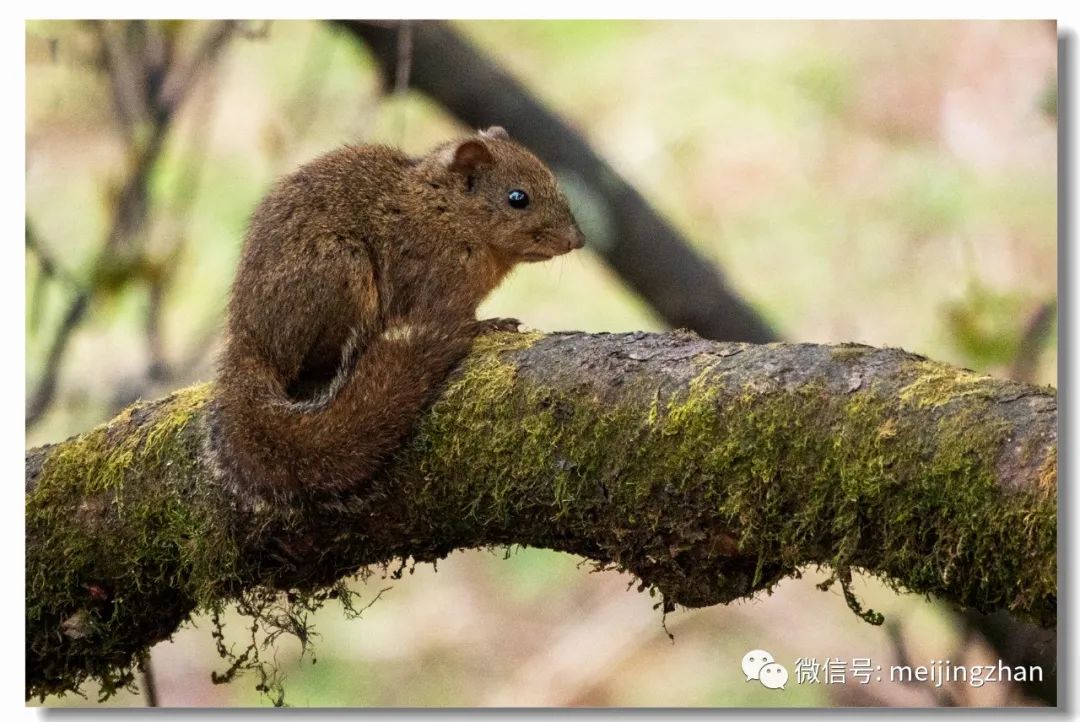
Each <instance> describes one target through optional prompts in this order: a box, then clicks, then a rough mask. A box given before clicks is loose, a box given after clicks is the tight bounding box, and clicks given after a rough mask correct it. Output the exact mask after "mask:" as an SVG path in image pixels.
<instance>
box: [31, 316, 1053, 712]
mask: <svg viewBox="0 0 1080 722" xmlns="http://www.w3.org/2000/svg"><path fill="white" fill-rule="evenodd" d="M542 338H543V337H542V336H541V335H540V334H492V335H490V336H485V337H483V338H481V339H479V340H478V342H477V347H476V349H475V352H474V353H473V354H472V355H471V356H470V357H469V358H468V359H467V361H466V362H465V364H464V365H463V367H462V368H461V369H460V371H459V373H457V374H456V375H455V376H454V377H452V378H451V379H450V381H449V382H448V384H447V387H446V389H445V391H444V393H443V395H442V397H441V399H440V400H439V401H438V402H437V403H436V404H435V405H434V406H433V407H432V408H431V409H430V411H429V413H427V414H426V415H425V416H424V418H423V419H422V420H421V423H420V427H419V429H418V431H417V433H416V434H415V435H414V436H413V438H412V439H411V440H410V441H409V442H408V443H407V444H405V445H404V447H403V448H402V449H401V450H400V451H399V453H398V455H397V457H398V458H397V460H396V462H395V464H393V465H392V467H391V469H390V474H388V475H387V476H386V477H385V478H379V479H377V480H376V481H375V482H374V483H375V485H376V486H375V488H373V489H372V491H371V493H370V495H366V497H367V498H365V499H360V500H357V501H356V503H357V504H358V505H360V506H358V507H357V508H351V509H348V510H344V511H342V512H341V514H342V516H339V517H335V516H334V514H335V513H337V512H334V511H325V510H323V511H324V512H325V513H322V512H321V513H320V514H319V515H315V516H314V517H312V516H311V515H308V516H305V515H304V513H303V512H302V510H285V512H282V513H281V514H280V517H281V518H279V519H269V520H267V521H268V523H269V522H272V523H274V524H277V525H278V526H276V527H274V529H275V531H274V532H272V533H271V536H274V535H275V534H278V535H279V532H281V531H282V530H284V531H285V532H287V534H285V535H284V536H280V535H279V537H280V538H282V539H284V540H285V541H286V542H288V541H290V540H291V539H293V538H296V539H298V540H299V541H300V542H305V541H306V540H310V539H317V540H322V539H330V538H332V539H333V544H332V545H330V546H329V547H326V548H323V549H322V550H321V551H320V554H319V558H318V562H317V566H319V567H320V568H323V567H325V570H324V571H321V572H318V573H316V574H313V575H309V576H304V575H303V574H301V573H300V572H299V571H297V570H295V569H293V570H292V572H289V571H286V572H284V576H283V577H282V579H284V580H286V581H285V582H283V583H279V581H280V580H278V578H277V577H275V576H274V575H275V574H277V573H278V572H275V571H273V570H271V571H269V572H268V571H267V570H266V569H264V568H262V567H259V568H257V569H253V568H251V560H250V559H249V560H247V561H246V562H242V560H241V559H240V556H239V552H238V551H237V544H236V542H235V541H234V540H233V539H232V538H231V537H230V536H228V534H229V533H236V532H235V529H236V527H237V524H236V523H235V520H233V519H229V518H226V517H225V516H224V515H226V514H228V513H229V512H228V509H229V504H228V503H227V500H225V499H223V498H221V497H220V496H219V495H218V492H217V491H216V488H217V487H216V486H215V485H214V484H212V483H209V482H208V481H206V480H205V479H204V478H203V477H202V476H201V474H205V473H206V472H205V470H204V469H203V468H202V467H201V466H200V462H199V460H198V456H199V453H200V450H201V446H200V444H201V439H202V437H203V429H202V421H201V418H202V416H201V415H202V414H203V412H204V410H205V406H206V404H207V403H208V401H209V399H210V393H211V392H210V389H209V388H208V387H205V386H203V387H194V388H192V389H188V390H186V391H184V392H180V393H179V394H176V395H174V396H172V397H169V398H168V399H165V400H163V401H162V402H157V403H153V404H143V405H139V406H135V407H132V408H131V409H128V410H126V411H125V412H124V413H123V414H121V415H120V416H119V417H118V418H117V419H116V420H114V421H113V422H111V423H110V424H108V425H106V426H102V427H99V428H98V429H95V430H94V431H92V432H90V433H88V434H87V435H84V436H83V437H80V438H78V439H75V440H72V441H69V442H66V443H65V444H64V445H62V446H60V447H57V448H56V449H54V450H52V453H51V454H49V456H48V458H47V460H46V461H45V464H44V466H43V468H42V472H41V474H40V475H39V477H38V479H37V481H36V485H35V486H34V488H33V489H32V490H31V491H30V492H29V494H28V500H27V530H28V550H29V552H30V553H29V554H28V569H27V584H28V590H27V598H28V600H36V601H35V603H36V604H37V606H36V607H31V608H30V609H28V622H29V623H30V624H31V627H32V628H36V629H43V630H46V633H44V634H42V633H38V634H34V635H32V640H33V641H32V643H33V644H39V645H45V647H48V648H49V649H46V650H45V651H47V652H48V654H47V655H45V656H44V658H47V659H50V660H60V661H57V662H55V667H54V668H50V669H47V670H38V671H36V672H35V674H38V675H39V676H40V680H39V686H38V687H36V688H35V689H40V690H43V691H49V690H50V689H53V688H55V689H64V688H67V687H63V686H61V684H62V683H61V680H63V684H64V685H67V684H70V682H71V680H72V679H75V680H76V682H78V681H81V680H82V679H85V678H86V677H87V676H95V677H98V678H99V679H100V680H102V682H103V688H104V689H105V690H106V692H109V691H111V690H113V689H116V688H117V687H119V686H123V685H125V684H127V683H129V682H130V680H131V666H130V665H131V662H130V660H131V659H133V655H134V654H135V653H137V652H138V651H141V650H137V649H131V648H130V646H129V645H130V643H129V642H125V641H124V640H126V639H153V638H160V636H163V634H167V633H168V632H170V631H171V629H172V628H173V627H174V625H175V623H176V620H178V619H183V618H184V617H185V616H186V615H187V614H188V613H189V612H190V611H191V610H193V609H195V608H204V609H209V610H212V611H214V612H219V611H220V610H221V609H222V608H223V605H224V603H225V601H226V600H227V599H230V598H231V599H237V600H238V603H239V606H240V608H241V610H242V611H243V613H245V614H247V615H248V616H249V617H251V618H252V620H253V621H252V625H251V627H250V629H251V630H252V638H251V642H250V645H249V646H248V647H247V649H246V650H245V651H242V652H240V653H239V654H236V653H233V652H232V651H231V649H230V648H226V646H225V645H222V646H221V651H222V654H223V656H224V657H226V658H227V659H229V660H230V668H229V669H228V670H226V671H225V673H224V676H223V678H227V677H230V676H231V675H232V674H234V673H235V672H236V671H238V670H242V669H256V670H257V671H258V673H259V674H260V675H261V676H260V679H261V682H260V685H262V687H263V688H265V689H266V690H267V691H272V689H273V688H276V684H277V683H276V682H275V681H274V680H276V679H277V677H276V676H275V674H274V670H273V669H272V668H269V667H267V666H266V665H265V664H264V663H263V662H261V661H260V660H259V657H258V654H259V648H260V647H261V644H262V641H261V640H262V639H265V638H270V639H272V638H273V637H275V636H276V635H277V634H280V633H284V632H288V633H291V634H295V635H296V636H298V637H299V638H300V639H301V641H302V642H305V643H306V641H307V639H308V638H309V636H310V630H309V628H308V626H307V623H306V621H305V620H306V615H307V613H308V612H309V611H310V610H313V609H316V608H318V607H319V606H320V605H321V604H323V603H324V602H325V601H326V600H327V599H328V598H331V597H332V596H333V595H337V594H338V592H336V591H334V589H336V587H333V588H331V586H330V585H331V584H332V582H333V580H338V579H339V578H340V577H341V576H342V575H343V574H346V573H347V572H348V570H349V569H354V570H355V569H358V568H360V567H362V566H363V565H369V564H383V565H387V564H390V563H391V562H393V561H394V560H395V559H396V558H398V557H407V556H409V555H411V556H412V557H413V559H414V560H416V561H434V560H437V559H439V558H441V557H443V556H445V555H446V554H447V553H449V552H450V551H451V550H453V549H457V548H468V547H482V546H491V545H502V544H511V543H513V544H521V545H528V546H534V547H545V548H551V549H556V550H561V551H567V552H572V553H575V554H579V555H583V556H586V557H588V558H590V559H592V560H594V561H595V563H596V564H597V565H598V566H601V567H609V566H610V567H614V568H618V569H623V570H627V571H630V572H632V573H633V574H635V575H637V576H638V577H639V578H640V579H641V580H642V588H643V589H648V590H649V591H650V592H654V593H658V594H659V595H660V597H661V599H660V601H659V603H658V604H660V605H662V606H663V608H664V609H665V610H667V609H670V608H672V606H673V605H674V604H682V605H686V606H702V605H708V604H716V603H726V602H729V601H732V600H734V599H739V598H745V597H747V596H750V595H752V594H754V593H756V592H758V591H761V590H770V589H771V588H772V586H773V585H775V584H776V583H777V582H778V581H780V580H781V579H782V578H784V577H786V576H788V575H792V574H797V573H798V572H799V570H800V569H801V568H803V567H806V566H807V565H826V566H828V567H830V568H831V569H832V570H833V572H834V578H835V579H836V580H837V581H839V582H840V584H841V587H842V589H843V592H844V596H845V599H846V600H847V602H848V604H849V605H850V606H851V607H852V609H853V610H854V611H856V613H858V614H860V615H861V616H863V618H866V619H868V620H871V621H879V618H878V617H879V615H876V613H875V612H873V610H863V609H862V605H861V603H860V602H859V601H858V600H857V599H856V598H855V597H854V595H853V594H852V593H851V589H850V578H851V573H852V571H853V570H864V571H867V572H869V573H871V574H875V575H878V576H880V577H882V578H884V579H885V580H886V581H887V582H888V583H890V584H891V585H893V586H894V587H896V588H900V587H901V585H902V586H903V588H905V589H909V590H913V591H916V592H920V593H925V594H935V595H939V596H941V597H943V598H946V599H951V600H954V601H956V602H958V603H960V604H963V605H966V606H973V607H976V608H979V609H984V610H991V609H999V608H1008V609H1011V610H1013V611H1015V612H1017V613H1018V614H1020V615H1022V616H1025V617H1027V618H1029V619H1033V620H1035V621H1038V622H1040V623H1044V624H1046V623H1052V622H1053V620H1054V618H1055V615H1056V598H1055V596H1054V594H1055V592H1054V590H1055V585H1056V562H1055V546H1056V538H1055V535H1054V529H1055V518H1056V495H1055V494H1054V491H1055V490H1056V465H1055V463H1054V462H1053V460H1052V459H1048V460H1047V461H1046V462H1045V463H1044V464H1043V467H1042V469H1041V471H1040V474H1041V477H1040V478H1042V479H1043V480H1044V481H1043V483H1042V484H1041V485H1039V487H1038V488H1036V489H1033V490H1027V489H1020V490H1010V489H1008V488H1007V487H1006V486H1004V485H1002V484H1001V483H1000V480H999V479H998V477H997V471H996V468H995V463H996V458H997V454H998V451H999V449H1001V448H1002V445H1003V443H1004V442H1005V440H1006V437H1007V435H1008V434H1009V433H1010V429H1009V427H1008V426H1007V425H1006V424H1005V422H1004V421H1003V420H1001V419H1000V417H998V416H996V415H995V413H994V406H993V404H994V399H993V398H992V392H993V386H992V384H990V383H989V382H987V381H986V380H985V379H984V378H983V377H978V376H976V375H974V374H972V373H971V372H967V371H963V370H958V369H951V368H949V367H945V366H941V365H939V364H934V363H932V362H928V361H925V360H919V359H912V360H911V361H910V362H909V363H908V364H907V366H905V367H904V368H902V369H901V372H900V373H899V374H894V375H892V376H890V380H889V381H888V383H890V384H893V385H892V386H888V387H884V388H880V387H878V386H877V385H875V383H866V384H863V385H860V386H859V387H858V388H857V389H856V390H854V391H851V392H848V391H844V392H838V391H837V390H836V389H835V388H833V387H831V386H829V385H828V384H826V383H825V382H824V381H822V382H820V383H817V384H813V383H811V384H806V385H804V386H801V387H798V388H795V389H792V388H790V387H781V386H780V385H777V384H772V383H768V382H760V381H759V382H754V383H743V382H741V381H737V380H736V379H738V378H739V377H738V376H730V377H729V376H726V375H725V374H727V373H734V372H728V371H725V370H724V369H725V364H722V363H717V362H715V359H714V360H711V361H710V363H709V365H704V364H702V365H699V366H695V368H697V376H696V377H695V378H694V379H693V380H692V381H690V382H689V383H688V384H686V385H685V386H683V387H682V388H680V389H678V390H677V391H671V389H670V387H665V386H664V385H663V382H662V381H658V380H657V376H656V375H652V374H648V373H643V374H641V375H635V374H634V373H632V372H631V373H627V374H624V375H623V376H621V377H620V384H619V386H618V388H617V391H610V390H609V391H604V390H602V389H598V388H597V387H595V386H593V385H591V384H589V383H588V382H582V383H581V384H576V383H574V382H572V381H571V380H570V379H568V378H563V377H561V376H560V372H559V370H555V371H554V372H551V373H546V374H534V373H532V372H531V371H529V372H527V371H526V370H524V369H523V368H520V367H519V366H518V365H517V363H516V361H515V354H516V353H518V352H521V351H525V350H527V349H528V348H529V347H530V346H531V345H533V344H535V343H537V342H538V341H539V340H541V339H542ZM866 352H868V351H864V350H863V348H862V347H858V348H855V347H852V348H845V347H839V348H836V349H833V350H832V354H833V358H834V359H837V358H838V357H837V354H840V356H839V360H842V361H846V360H848V359H856V358H857V357H858V356H861V355H862V354H863V353H866ZM538 378H543V379H545V380H544V381H543V382H539V381H537V379H538ZM961 402H962V403H961ZM1031 453H1036V451H1035V450H1032V451H1031ZM388 499H392V500H395V503H392V504H388V503H387V500H388ZM364 504H369V505H370V506H369V507H364V506H363V505H364ZM286 512H288V513H286ZM294 512H295V513H294ZM368 518H372V519H377V523H376V524H374V525H369V526H367V527H365V526H364V524H363V523H361V522H359V521H358V520H361V519H368ZM261 523H262V521H260V520H256V526H257V525H258V524H261ZM305 524H307V525H308V526H304V525H305ZM320 524H321V525H322V526H319V525H320ZM227 530H233V531H231V532H230V531H227ZM290 534H293V535H298V536H295V537H293V536H289V535H290ZM31 562H32V563H31ZM244 564H247V565H248V566H246V567H245V566H244ZM401 565H402V566H401V568H402V569H403V568H405V563H404V561H402V563H401ZM256 566H258V565H256ZM972 570H977V573H976V572H973V571H972ZM58 571H59V572H60V573H58ZM307 571H308V570H304V574H306V573H307ZM290 573H293V574H294V576H295V577H296V578H294V577H290V576H289V574H290ZM266 575H269V576H266ZM300 578H302V580H306V586H305V585H304V584H301V583H300V582H298V581H296V580H297V579H300ZM289 580H292V581H289ZM325 580H330V581H325ZM288 584H295V585H296V586H300V587H303V589H302V590H297V589H290V590H288V591H287V592H285V593H284V595H283V593H282V591H280V590H278V589H277V587H279V586H281V587H284V586H287V585H288ZM260 585H263V586H260ZM328 590H329V591H328ZM102 593H103V594H104V598H99V597H100V596H101V594H102ZM146 609H154V610H155V614H154V615H146V614H145V610H146ZM155 623H157V624H160V625H161V627H162V630H164V631H160V630H145V629H132V627H133V626H135V627H138V625H147V624H155ZM170 625H172V626H170ZM260 630H261V631H260ZM256 632H258V633H259V635H261V637H260V639H256ZM155 633H156V634H157V636H156V637H155V636H154V635H155ZM216 638H217V639H218V641H219V642H220V641H221V640H222V639H223V637H222V636H221V630H217V632H216ZM50 685H53V687H51V686H50Z"/></svg>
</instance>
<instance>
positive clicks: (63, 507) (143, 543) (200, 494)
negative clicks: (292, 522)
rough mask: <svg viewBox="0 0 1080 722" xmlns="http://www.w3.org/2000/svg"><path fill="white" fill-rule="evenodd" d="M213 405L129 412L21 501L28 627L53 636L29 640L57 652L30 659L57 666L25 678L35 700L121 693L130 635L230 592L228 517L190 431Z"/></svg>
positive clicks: (51, 460)
mask: <svg viewBox="0 0 1080 722" xmlns="http://www.w3.org/2000/svg"><path fill="white" fill-rule="evenodd" d="M209 399H210V388H209V386H207V385H201V386H194V387H191V388H189V389H185V390H183V391H180V392H177V393H175V394H173V395H172V396H169V397H168V398H166V399H164V400H162V401H158V402H153V403H148V404H136V405H135V406H132V407H130V408H128V409H126V410H125V411H123V412H122V413H120V414H119V415H118V416H117V417H116V418H115V419H113V420H112V421H110V422H109V423H107V424H105V425H103V426H100V427H98V428H96V429H94V430H92V431H90V432H87V433H86V434H84V435H82V436H80V437H78V438H76V439H72V440H69V441H67V442H65V443H64V444H61V445H59V446H58V447H56V449H55V450H53V451H52V453H50V454H49V455H48V457H47V458H46V460H45V461H44V464H43V465H42V469H41V473H40V474H39V476H38V478H37V479H36V482H35V485H34V488H33V489H32V490H31V491H30V492H29V493H28V494H27V499H26V528H27V548H28V553H27V591H26V597H27V600H28V608H27V623H28V625H29V626H31V627H34V628H44V629H52V630H55V632H54V633H52V634H49V633H45V634H40V633H39V634H34V635H33V642H32V643H33V644H35V645H45V646H49V647H54V649H51V650H49V652H50V653H48V654H46V653H45V651H46V650H37V651H39V652H42V653H41V654H37V655H35V658H37V659H50V660H54V664H55V665H57V667H56V668H55V669H33V670H31V674H30V675H29V677H30V680H31V682H32V683H34V682H36V683H37V684H38V685H40V686H39V687H37V688H36V689H37V690H38V691H39V692H40V693H41V694H44V693H45V692H48V691H52V686H53V685H59V684H60V683H61V682H63V685H64V686H65V687H61V688H60V689H63V688H66V685H69V684H70V682H71V679H70V676H71V675H74V676H75V679H76V681H81V680H82V679H83V678H85V677H86V676H94V677H96V678H98V680H99V681H100V682H101V685H102V693H103V694H104V695H106V696H107V695H109V694H111V693H112V692H114V691H116V689H118V688H121V687H123V686H126V685H128V684H129V683H130V681H131V679H132V671H133V670H132V663H133V653H136V652H138V651H140V650H132V649H131V648H130V646H129V645H130V644H131V642H130V640H132V639H137V638H140V635H139V634H137V633H133V627H134V628H135V629H140V628H145V629H144V631H150V630H149V628H150V627H154V626H155V625H160V626H162V627H163V629H164V630H171V627H170V626H169V625H170V624H175V622H176V621H178V620H182V619H183V618H184V617H186V616H187V614H188V613H189V612H190V611H191V610H192V609H194V608H196V607H198V606H204V605H207V604H209V603H210V602H211V601H212V600H215V599H217V598H218V597H220V593H221V589H222V585H223V584H227V583H228V580H229V576H230V572H231V571H232V570H233V569H234V568H235V558H234V557H235V554H236V547H235V544H234V543H233V542H232V541H231V539H230V538H229V536H228V528H229V527H228V524H227V523H224V522H223V519H222V518H221V517H222V515H223V514H224V513H226V512H225V511H223V509H226V508H227V506H226V505H224V504H222V503H221V500H220V499H219V498H218V497H217V496H216V493H217V492H216V487H215V486H213V485H209V484H207V483H206V482H205V480H204V479H203V478H202V477H201V472H200V465H199V460H198V456H199V452H200V440H201V434H200V427H199V425H198V424H195V423H192V422H193V420H194V419H196V418H197V416H198V415H199V414H200V413H201V412H202V410H203V408H204V407H205V405H206V403H207V402H208V401H209ZM147 608H153V609H155V614H154V615H147V614H146V609H147ZM70 620H74V622H72V621H70ZM73 625H75V626H76V627H77V628H72V627H73ZM57 648H58V649H57ZM57 691H60V690H57Z"/></svg>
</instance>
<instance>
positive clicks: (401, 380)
mask: <svg viewBox="0 0 1080 722" xmlns="http://www.w3.org/2000/svg"><path fill="white" fill-rule="evenodd" d="M472 338H473V334H472V333H470V332H469V331H468V330H467V329H464V328H437V327H426V328H406V329H402V330H400V331H399V332H397V333H384V334H382V335H380V336H377V337H374V338H371V339H370V340H368V341H367V342H366V343H365V344H364V348H362V349H356V348H355V346H356V344H355V343H350V344H349V345H348V346H347V348H346V350H345V352H344V353H343V354H342V361H341V367H340V369H339V371H338V374H337V376H336V377H335V379H334V381H333V382H332V383H331V384H330V386H329V387H327V389H326V390H325V391H324V392H323V393H322V394H320V395H319V396H318V397H317V398H315V399H312V400H303V401H298V400H295V399H292V398H290V397H289V396H288V394H287V393H286V390H285V384H284V382H283V381H282V379H280V378H279V377H278V374H276V373H275V371H274V369H273V368H272V367H270V365H269V364H267V363H265V362H263V361H262V360H260V358H259V356H258V355H256V354H252V353H250V352H249V351H250V350H247V349H239V348H229V349H227V350H226V354H229V355H230V362H229V363H226V364H224V365H223V373H221V374H220V375H219V378H218V384H217V401H216V408H215V410H214V414H213V417H212V418H213V421H212V429H211V440H212V446H213V453H214V455H215V458H216V460H217V462H218V464H219V466H220V470H221V472H222V473H223V474H224V476H225V478H226V479H227V480H228V483H230V484H232V485H234V486H235V487H236V488H237V490H238V491H239V492H240V493H241V494H242V495H243V496H245V497H247V498H249V499H257V500H265V501H271V500H273V499H283V498H289V499H296V498H300V497H310V498H315V497H320V496H323V495H326V494H330V495H333V494H337V493H341V492H345V491H347V490H350V489H356V488H357V486H358V485H362V484H363V483H364V482H365V481H367V480H368V479H370V478H371V477H372V475H373V474H374V473H375V471H376V470H377V469H378V468H379V467H380V465H381V464H382V463H383V462H384V461H385V460H386V458H387V457H388V455H389V454H390V453H391V452H393V451H394V450H395V449H396V448H397V447H398V445H399V444H400V443H401V441H402V440H403V438H404V437H405V435H406V434H408V432H409V431H410V430H411V429H412V427H413V425H414V424H415V423H416V420H417V418H418V417H419V416H420V413H421V411H422V410H423V407H424V405H425V403H427V401H428V400H429V399H430V397H431V395H432V392H433V391H434V390H435V389H436V388H437V387H438V385H439V384H440V383H441V382H442V381H443V379H444V378H445V377H446V375H447V374H448V373H449V371H450V370H451V369H452V368H453V367H454V365H455V364H456V363H457V362H458V361H460V360H461V358H462V357H463V356H464V355H465V354H466V353H467V352H468V350H469V346H470V343H471V341H472ZM232 344H238V342H237V341H236V340H235V339H234V340H232V341H231V342H230V345H232Z"/></svg>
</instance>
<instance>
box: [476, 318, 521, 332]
mask: <svg viewBox="0 0 1080 722" xmlns="http://www.w3.org/2000/svg"><path fill="white" fill-rule="evenodd" d="M520 326H521V321H518V320H517V319H516V318H485V319H483V320H482V321H476V322H474V323H473V325H472V332H473V334H474V335H476V336H480V335H482V334H485V333H493V332H495V331H510V332H513V333H517V331H518V329H519V328H520Z"/></svg>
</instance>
